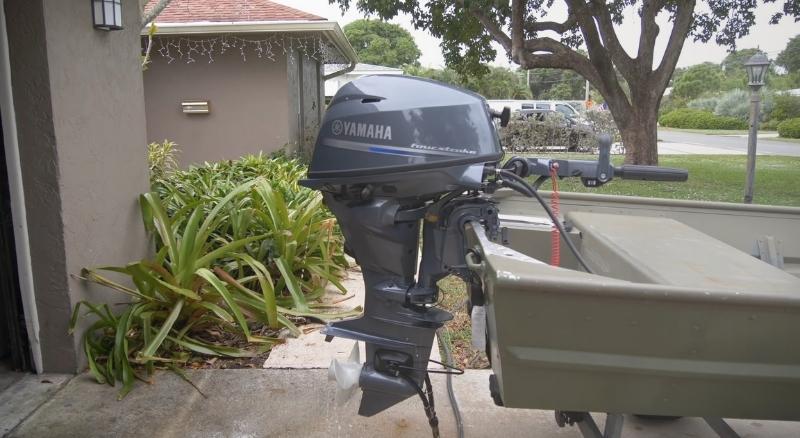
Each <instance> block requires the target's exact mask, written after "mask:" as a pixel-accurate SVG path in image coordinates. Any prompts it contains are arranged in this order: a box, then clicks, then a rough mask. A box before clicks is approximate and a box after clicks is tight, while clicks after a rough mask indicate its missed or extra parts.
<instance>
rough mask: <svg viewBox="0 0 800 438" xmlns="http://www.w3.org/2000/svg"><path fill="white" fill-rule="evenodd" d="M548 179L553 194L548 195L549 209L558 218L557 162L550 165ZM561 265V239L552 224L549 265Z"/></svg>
mask: <svg viewBox="0 0 800 438" xmlns="http://www.w3.org/2000/svg"><path fill="white" fill-rule="evenodd" d="M550 180H551V181H552V182H553V194H552V195H550V209H551V210H553V216H555V217H556V219H558V215H559V199H558V163H553V164H551V165H550ZM560 265H561V239H560V236H559V233H558V228H556V225H555V224H553V229H552V230H551V231H550V266H560Z"/></svg>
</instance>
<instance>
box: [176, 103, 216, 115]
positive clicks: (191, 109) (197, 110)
mask: <svg viewBox="0 0 800 438" xmlns="http://www.w3.org/2000/svg"><path fill="white" fill-rule="evenodd" d="M181 108H182V109H183V112H184V113H185V114H208V113H210V112H211V110H210V109H209V106H208V101H207V100H193V101H189V102H181Z"/></svg>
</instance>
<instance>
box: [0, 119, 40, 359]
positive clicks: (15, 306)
mask: <svg viewBox="0 0 800 438" xmlns="http://www.w3.org/2000/svg"><path fill="white" fill-rule="evenodd" d="M2 129H3V128H2V126H0V142H2V147H3V150H2V153H0V373H1V372H7V371H32V370H33V363H32V360H31V354H30V348H29V346H28V334H27V331H26V329H25V315H24V313H23V308H22V296H21V293H20V285H19V275H18V271H17V252H16V247H15V246H14V222H13V219H12V212H11V194H10V189H9V183H8V167H7V166H6V149H5V148H6V146H5V142H4V141H3V138H4V137H3V135H2V134H3V132H2Z"/></svg>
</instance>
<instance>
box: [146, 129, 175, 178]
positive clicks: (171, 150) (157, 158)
mask: <svg viewBox="0 0 800 438" xmlns="http://www.w3.org/2000/svg"><path fill="white" fill-rule="evenodd" d="M178 152H180V151H179V150H178V145H177V144H175V143H173V142H171V141H169V140H166V139H165V140H164V141H163V142H161V143H158V142H153V143H150V144H148V145H147V162H148V164H149V165H150V178H151V179H153V178H156V179H157V178H163V177H164V176H165V175H167V174H168V173H170V172H172V171H174V170H175V169H177V168H178V161H177V160H176V159H175V155H177V154H178Z"/></svg>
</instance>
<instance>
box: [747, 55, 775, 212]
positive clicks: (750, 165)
mask: <svg viewBox="0 0 800 438" xmlns="http://www.w3.org/2000/svg"><path fill="white" fill-rule="evenodd" d="M744 66H745V68H746V69H747V79H748V85H750V134H749V135H748V136H747V181H746V182H745V187H744V203H745V204H752V203H753V181H754V180H755V178H756V141H757V140H758V123H759V120H761V94H760V93H759V90H761V87H762V86H764V78H766V76H767V69H768V67H769V59H768V58H767V56H766V55H764V54H763V53H761V52H758V53H756V54H755V55H753V56H752V57H751V58H750V59H748V60H747V62H745V63H744Z"/></svg>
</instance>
